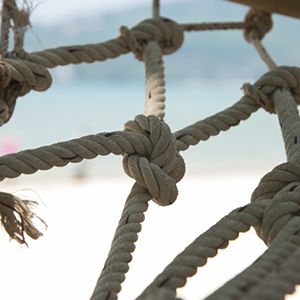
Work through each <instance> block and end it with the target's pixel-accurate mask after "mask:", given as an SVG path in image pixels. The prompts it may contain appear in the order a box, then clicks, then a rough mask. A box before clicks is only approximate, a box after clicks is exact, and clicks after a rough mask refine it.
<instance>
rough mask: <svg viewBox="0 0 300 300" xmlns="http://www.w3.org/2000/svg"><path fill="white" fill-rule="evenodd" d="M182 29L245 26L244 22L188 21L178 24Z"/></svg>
mask: <svg viewBox="0 0 300 300" xmlns="http://www.w3.org/2000/svg"><path fill="white" fill-rule="evenodd" d="M180 26H181V28H182V30H183V31H202V30H219V29H223V30H226V29H243V28H245V27H246V26H247V24H246V23H245V22H223V23H188V24H180Z"/></svg>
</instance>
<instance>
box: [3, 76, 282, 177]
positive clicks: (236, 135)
mask: <svg viewBox="0 0 300 300" xmlns="http://www.w3.org/2000/svg"><path fill="white" fill-rule="evenodd" d="M245 81H249V80H244V79H238V80H223V81H222V80H194V79H191V80H188V79H186V80H184V81H167V83H166V98H167V100H166V117H165V121H166V122H167V123H168V125H169V126H170V127H171V130H172V131H173V132H175V131H177V130H179V129H181V128H183V127H185V126H188V125H190V124H193V123H195V122H197V121H199V120H202V119H204V118H206V117H208V116H210V115H213V114H215V113H217V112H219V111H222V110H223V109H225V108H227V107H229V106H231V105H233V104H234V103H235V102H237V101H238V100H239V99H240V98H241V97H242V96H243V93H242V91H241V89H240V88H241V86H242V85H243V83H244V82H245ZM252 82H253V81H252ZM144 89H145V87H144V79H143V78H142V79H141V81H139V82H132V81H128V82H126V81H124V82H103V81H102V82H79V83H76V84H75V83H65V84H63V83H57V82H55V80H54V83H53V85H52V87H51V88H50V89H49V90H48V91H45V92H35V91H31V92H30V93H29V94H28V95H26V96H24V97H20V98H19V99H18V100H17V105H16V109H15V112H14V114H13V116H12V118H11V120H10V121H9V122H8V123H7V124H5V125H4V126H2V128H1V129H0V130H1V136H0V145H1V142H3V139H4V138H5V137H6V136H11V135H13V136H16V137H17V138H18V139H19V150H23V149H32V148H36V147H41V146H44V145H50V144H53V143H56V142H61V141H65V140H69V139H71V138H76V137H78V136H80V135H86V134H96V133H99V132H104V131H105V132H109V131H117V130H122V129H123V124H124V123H125V122H127V121H128V120H132V119H133V118H134V117H135V116H136V115H138V114H142V113H143V112H144V101H145V100H144V95H145V91H144ZM182 155H183V157H184V158H185V160H186V164H187V171H188V172H190V173H191V174H194V173H197V174H198V175H199V174H200V175H201V174H206V175H208V174H214V173H215V172H217V173H218V172H221V173H223V172H224V173H226V172H238V173H243V172H247V171H249V172H253V171H257V170H261V172H262V173H263V172H265V171H270V170H271V169H272V168H273V167H275V166H276V165H278V164H279V163H282V162H284V161H285V153H284V145H283V141H282V137H281V132H280V127H279V125H278V119H277V116H276V115H270V114H269V113H267V112H265V111H264V110H263V109H260V110H259V111H258V112H256V113H255V114H253V116H251V117H250V118H249V119H248V120H246V121H243V122H241V123H240V125H239V126H236V127H234V128H231V129H230V130H228V131H227V132H221V133H220V134H219V135H218V136H216V137H211V138H210V139H209V140H207V141H205V142H200V143H199V144H198V145H197V146H191V147H190V148H189V149H188V150H187V151H185V152H184V153H182ZM88 164H89V169H90V172H91V173H92V174H93V175H99V176H101V175H105V174H106V175H107V174H111V175H113V174H115V173H114V172H115V170H117V169H118V170H119V169H121V159H120V158H116V157H114V156H113V155H110V156H109V157H104V158H103V157H101V158H97V159H95V160H93V161H91V162H88ZM52 172H55V171H52ZM51 174H52V173H51Z"/></svg>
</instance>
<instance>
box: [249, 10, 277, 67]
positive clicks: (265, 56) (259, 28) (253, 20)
mask: <svg viewBox="0 0 300 300" xmlns="http://www.w3.org/2000/svg"><path fill="white" fill-rule="evenodd" d="M245 23H246V24H249V25H248V26H246V27H245V28H244V37H245V39H246V40H247V42H249V43H251V44H252V45H253V46H254V47H255V49H256V51H257V52H258V53H259V55H260V57H261V59H262V60H263V61H264V62H265V63H266V65H267V66H268V68H269V69H270V70H271V69H274V68H275V67H276V64H275V62H274V61H273V59H272V58H271V56H270V54H269V53H268V52H267V50H266V49H265V47H264V46H263V45H262V43H261V39H262V38H263V37H264V35H265V34H266V33H267V32H268V31H269V30H270V29H271V28H272V25H273V23H272V19H271V14H270V13H267V12H264V11H260V10H256V9H250V11H249V12H248V13H247V15H246V18H245Z"/></svg>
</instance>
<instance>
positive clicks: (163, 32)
mask: <svg viewBox="0 0 300 300" xmlns="http://www.w3.org/2000/svg"><path fill="white" fill-rule="evenodd" d="M120 34H121V36H122V37H123V38H124V40H125V41H126V43H127V44H128V47H129V48H130V50H131V51H132V52H133V53H134V55H135V57H136V58H137V59H139V60H142V45H143V43H147V41H148V40H155V41H157V42H158V43H159V45H160V47H161V50H162V53H163V54H171V53H173V52H175V51H176V50H177V49H179V48H180V46H181V45H182V43H183V30H182V28H181V26H180V25H179V24H177V23H176V22H174V21H172V20H170V19H167V18H163V17H158V18H152V19H146V20H144V21H142V22H141V23H139V24H138V25H136V26H135V27H133V28H131V30H129V29H128V28H127V27H126V26H122V27H121V28H120Z"/></svg>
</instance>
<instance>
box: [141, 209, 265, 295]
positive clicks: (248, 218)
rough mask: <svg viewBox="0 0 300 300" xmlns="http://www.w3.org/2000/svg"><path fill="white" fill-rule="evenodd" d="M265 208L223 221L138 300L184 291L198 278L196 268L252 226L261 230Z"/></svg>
mask: <svg viewBox="0 0 300 300" xmlns="http://www.w3.org/2000/svg"><path fill="white" fill-rule="evenodd" d="M262 208H263V205H262V204H261V203H259V204H258V205H256V204H255V205H248V206H245V207H241V208H238V209H236V210H234V211H233V212H231V213H230V214H229V215H227V216H226V217H224V218H222V219H221V220H220V221H219V222H218V223H217V224H216V225H214V226H213V227H211V228H210V229H209V230H208V231H206V232H205V233H203V234H202V235H200V236H199V237H198V238H197V239H196V240H195V241H194V242H193V243H191V244H190V245H189V246H188V247H187V248H186V249H185V250H184V251H183V252H181V253H180V254H179V255H178V256H177V257H176V258H175V259H174V260H173V262H172V263H170V264H169V265H168V266H167V267H166V268H165V269H164V271H163V272H162V273H161V274H160V275H158V276H157V277H156V278H155V279H154V281H153V282H152V283H151V285H149V286H148V287H147V288H146V289H145V290H144V292H143V293H142V294H141V295H140V296H139V297H138V298H137V299H139V300H142V299H146V297H147V295H148V294H152V293H153V292H155V291H156V290H159V289H161V288H164V289H170V290H171V291H175V290H176V289H177V288H180V287H183V286H184V285H185V283H186V279H187V277H192V276H193V275H195V274H196V272H197V268H198V267H202V266H204V265H205V264H206V262H207V258H208V257H214V256H216V255H217V251H218V249H224V248H226V247H227V246H228V242H229V241H230V240H235V239H236V238H237V237H238V235H239V233H240V232H246V231H248V230H249V229H250V226H258V225H259V224H260V222H261V218H262V215H263V209H262Z"/></svg>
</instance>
